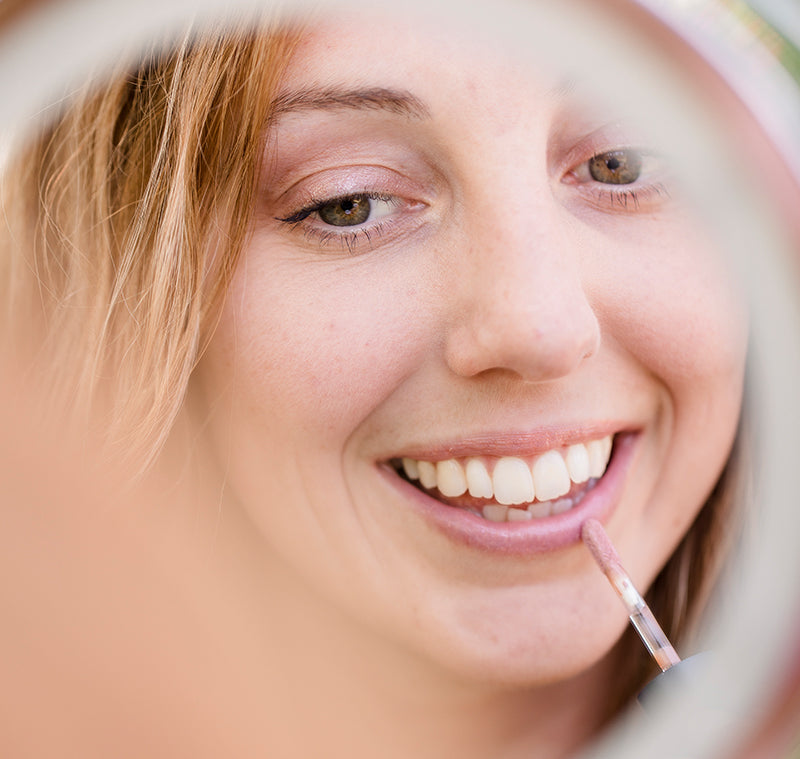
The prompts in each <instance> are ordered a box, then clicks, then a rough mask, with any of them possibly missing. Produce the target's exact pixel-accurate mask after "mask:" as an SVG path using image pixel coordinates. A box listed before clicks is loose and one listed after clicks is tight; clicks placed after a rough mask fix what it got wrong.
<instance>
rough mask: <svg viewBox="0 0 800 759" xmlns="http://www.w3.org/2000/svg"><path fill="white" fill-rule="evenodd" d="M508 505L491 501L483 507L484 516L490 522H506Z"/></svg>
mask: <svg viewBox="0 0 800 759" xmlns="http://www.w3.org/2000/svg"><path fill="white" fill-rule="evenodd" d="M507 513H508V506H501V505H499V504H497V503H490V504H488V505H487V506H484V507H483V518H484V519H488V520H489V521H490V522H505V521H506V514H507Z"/></svg>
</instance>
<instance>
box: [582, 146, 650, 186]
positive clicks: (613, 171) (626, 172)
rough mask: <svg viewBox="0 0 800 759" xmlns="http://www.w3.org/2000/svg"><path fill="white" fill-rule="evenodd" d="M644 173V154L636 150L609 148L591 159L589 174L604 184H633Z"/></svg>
mask: <svg viewBox="0 0 800 759" xmlns="http://www.w3.org/2000/svg"><path fill="white" fill-rule="evenodd" d="M641 173H642V156H641V153H639V152H637V151H636V150H630V149H628V150H609V151H607V152H605V153H598V154H597V155H595V156H593V157H592V158H590V159H589V174H591V177H592V179H594V180H596V181H597V182H602V183H603V184H632V183H633V182H635V181H636V180H637V179H639V177H640V176H641Z"/></svg>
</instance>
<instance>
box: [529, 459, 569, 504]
mask: <svg viewBox="0 0 800 759" xmlns="http://www.w3.org/2000/svg"><path fill="white" fill-rule="evenodd" d="M532 471H533V487H534V490H536V498H537V499H538V500H540V501H550V500H552V499H553V498H558V496H560V495H564V493H568V492H569V489H570V488H571V487H572V482H571V481H570V479H569V472H568V471H567V465H566V464H565V463H564V459H563V457H562V456H561V454H560V453H559V452H558V451H548V452H547V453H544V454H542V455H541V456H539V458H538V459H536V461H535V463H534V465H533V469H532Z"/></svg>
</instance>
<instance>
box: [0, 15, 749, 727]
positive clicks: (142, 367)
mask: <svg viewBox="0 0 800 759" xmlns="http://www.w3.org/2000/svg"><path fill="white" fill-rule="evenodd" d="M297 34H298V33H297V32H295V33H293V34H290V33H288V32H286V31H283V32H280V33H278V32H272V33H269V32H264V31H257V32H256V31H244V30H239V31H227V32H225V33H220V34H218V35H211V36H203V37H202V38H196V39H194V38H191V37H189V38H187V39H186V40H185V41H184V42H183V44H181V45H180V46H179V48H178V49H177V50H176V51H173V52H170V53H168V54H165V53H161V52H156V53H154V54H153V55H152V56H151V57H150V58H149V59H148V60H147V61H145V62H144V63H143V64H142V65H141V66H139V67H138V68H137V69H136V70H135V71H133V72H130V73H127V74H125V75H123V76H117V77H112V78H111V80H110V81H109V82H108V83H106V84H105V85H103V86H102V87H100V88H99V89H98V88H92V89H89V90H87V91H86V92H85V93H83V94H82V95H81V96H80V97H79V98H77V100H75V101H74V102H72V103H71V104H70V105H69V107H67V108H66V109H65V111H64V112H63V114H62V115H61V116H60V117H59V118H58V119H56V120H55V121H54V122H53V123H52V124H51V125H49V126H48V127H46V128H45V129H44V131H43V133H42V135H41V136H40V137H39V138H38V139H36V140H35V141H33V142H32V144H30V145H29V146H28V147H27V148H26V149H25V150H24V151H23V152H22V154H21V155H20V156H19V157H18V158H17V159H16V161H15V162H14V164H13V166H12V167H11V169H10V170H9V171H8V172H7V174H6V176H5V190H6V192H5V195H4V200H3V202H4V210H5V216H6V219H7V221H8V227H7V228H5V229H2V228H0V253H2V260H3V264H2V265H3V266H5V271H3V272H2V275H3V276H2V280H1V281H2V284H0V287H2V288H5V289H6V292H5V293H4V294H3V295H4V297H5V303H6V304H7V307H8V319H7V323H8V324H14V325H16V326H15V327H12V328H11V329H10V331H9V334H10V335H11V336H12V338H13V337H14V334H15V333H19V332H20V331H21V326H22V325H24V324H25V323H26V320H31V321H32V322H33V323H34V324H35V325H36V326H37V334H38V335H39V337H38V338H37V342H36V344H37V345H38V346H39V347H38V349H37V352H36V355H34V356H32V357H29V358H30V360H31V365H32V366H33V367H35V368H36V371H37V372H43V373H44V374H45V376H46V378H47V384H48V385H49V386H50V387H51V388H52V389H54V390H57V391H58V392H55V393H53V395H52V397H53V398H55V399H56V406H57V405H58V404H71V405H75V407H76V408H78V409H80V411H81V413H82V414H91V413H92V412H93V410H96V409H94V406H96V404H97V397H98V395H100V396H102V398H103V402H102V403H101V404H100V406H101V408H102V410H103V415H101V417H102V419H103V424H104V425H107V427H108V430H109V433H108V434H109V438H110V439H111V440H112V442H113V443H114V444H116V445H118V446H121V447H122V448H123V449H125V450H128V449H130V450H136V451H140V452H143V453H141V454H140V455H142V456H143V459H142V460H143V462H144V463H145V464H146V463H148V462H149V461H151V459H152V458H153V457H154V456H155V455H156V454H157V452H158V450H159V449H160V447H161V445H162V443H163V442H164V440H165V438H166V437H167V435H168V434H169V432H170V429H171V426H172V425H173V423H174V420H175V418H176V416H177V414H178V411H179V409H180V408H181V405H182V403H183V402H184V398H185V396H186V390H187V387H188V384H189V379H190V375H191V373H192V370H193V368H194V367H195V365H196V363H197V361H198V358H199V356H200V354H201V353H202V350H203V346H204V343H205V341H206V340H207V339H208V337H209V335H210V333H211V331H212V329H213V326H214V323H215V319H216V316H217V315H218V309H219V305H220V300H221V298H222V297H223V295H224V293H225V291H226V288H227V286H228V284H229V281H230V279H231V275H232V272H233V270H234V268H235V266H236V262H237V257H238V254H239V252H240V250H241V248H242V245H243V242H244V240H245V236H246V230H247V228H248V226H249V218H250V214H251V212H252V206H253V186H254V183H255V174H256V171H257V167H258V165H259V160H260V155H261V150H262V143H263V134H264V130H265V126H266V125H267V124H268V121H269V118H270V108H271V105H272V103H273V101H274V99H275V95H276V93H277V86H278V82H279V78H280V76H281V73H282V71H283V69H284V67H285V65H286V62H287V60H288V58H289V55H290V52H291V50H292V48H293V45H294V44H295V42H296V40H297ZM209 241H217V245H216V246H215V245H214V244H211V243H210V242H209ZM220 251H221V252H220ZM743 437H744V436H743V434H742V433H741V430H740V434H739V438H738V443H737V448H736V450H735V452H734V454H733V455H732V456H731V458H730V460H729V462H728V465H727V466H726V468H725V471H724V472H723V475H722V477H721V478H720V481H719V484H718V485H717V488H716V490H715V491H714V493H713V494H712V495H711V497H710V498H709V500H708V503H707V504H706V506H705V507H704V509H703V510H702V511H701V513H700V515H699V516H698V518H697V520H696V522H695V524H694V525H693V527H692V528H691V529H690V531H689V532H688V534H687V535H686V536H685V538H684V540H683V542H682V543H681V545H680V547H679V548H678V550H677V551H676V552H675V554H674V555H673V557H672V558H671V559H670V561H669V562H668V564H667V565H666V566H665V568H664V570H663V571H662V572H661V574H660V575H659V577H658V579H657V580H656V582H655V583H654V585H653V587H652V588H651V590H650V592H649V601H650V603H651V604H652V607H653V609H654V611H655V613H656V614H657V615H658V616H659V618H660V619H661V621H662V624H663V625H664V627H665V629H666V630H667V632H668V634H669V635H670V636H671V637H672V638H673V639H674V640H676V641H679V640H680V639H681V638H682V637H683V636H684V634H685V633H686V632H687V630H689V629H690V626H691V623H692V622H693V620H695V619H696V617H697V616H698V614H699V612H700V611H701V609H702V608H703V606H704V604H705V601H706V599H707V598H708V595H709V592H710V588H711V587H712V586H713V583H714V581H715V579H716V577H717V575H718V573H719V567H720V565H721V560H722V559H723V558H724V557H725V555H726V554H727V546H728V545H729V543H730V536H731V535H732V533H733V530H732V525H733V524H734V520H733V519H732V513H733V511H734V510H735V507H736V504H737V502H738V501H739V500H740V496H739V494H740V492H741V486H740V480H741V478H742V476H743V475H742V473H743V472H744V470H745V467H744V465H743V456H742V452H741V450H740V449H741V447H742V440H743ZM617 653H618V655H619V662H620V669H619V678H618V681H617V682H616V683H615V684H612V685H610V690H611V691H612V692H613V691H614V690H616V696H615V697H613V698H610V699H609V712H610V714H609V716H612V714H613V713H614V712H616V711H617V710H618V709H619V708H620V706H621V705H622V704H624V703H625V702H627V701H628V700H630V698H631V696H632V695H635V693H636V692H637V691H638V689H639V688H641V686H642V685H643V684H644V682H645V681H646V680H647V679H648V678H649V676H650V675H651V674H654V672H653V669H652V665H651V662H650V659H649V658H648V656H647V654H646V652H645V650H644V648H643V647H642V645H641V643H640V642H639V641H638V639H636V638H635V635H634V634H633V633H631V632H630V631H629V632H628V633H626V635H625V636H623V638H622V639H621V641H620V642H619V645H618V648H617Z"/></svg>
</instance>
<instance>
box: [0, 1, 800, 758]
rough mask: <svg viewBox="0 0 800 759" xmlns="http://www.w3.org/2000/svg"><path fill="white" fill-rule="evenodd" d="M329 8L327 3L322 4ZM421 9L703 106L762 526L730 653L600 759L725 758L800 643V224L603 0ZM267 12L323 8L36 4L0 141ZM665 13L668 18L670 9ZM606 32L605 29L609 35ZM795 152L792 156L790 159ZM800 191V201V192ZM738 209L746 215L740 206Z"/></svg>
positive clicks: (703, 153)
mask: <svg viewBox="0 0 800 759" xmlns="http://www.w3.org/2000/svg"><path fill="white" fill-rule="evenodd" d="M2 2H3V0H0V3H2ZM623 4H624V3H623ZM322 5H323V3H320V2H316V3H314V4H313V9H314V10H318V9H319V8H320V7H321V6H322ZM416 5H417V6H420V7H422V6H423V5H424V6H425V8H426V10H427V11H428V12H431V13H436V14H441V18H442V23H448V24H453V22H454V20H457V22H458V23H473V22H474V23H479V24H481V27H482V28H484V29H494V30H495V31H497V32H498V33H502V34H506V35H508V36H509V38H510V39H511V40H512V41H513V42H515V43H516V44H521V45H529V46H530V47H531V48H536V50H537V52H538V53H541V52H542V51H545V52H546V54H548V55H550V54H552V55H556V56H559V55H562V56H563V54H564V52H565V48H566V41H567V40H568V41H569V51H568V52H569V55H571V56H576V57H580V55H581V54H586V55H588V54H589V53H590V52H591V51H596V50H597V49H605V52H606V53H608V50H609V45H611V44H612V40H613V44H614V49H615V50H616V51H617V53H618V55H617V56H616V59H615V60H614V61H613V62H610V63H609V66H610V70H611V71H615V70H617V71H619V72H622V71H623V70H624V68H625V67H626V65H627V64H629V62H630V61H631V60H634V61H636V64H637V65H636V67H635V68H636V69H637V73H638V74H639V75H640V76H641V83H640V84H641V85H642V87H643V91H644V90H646V85H645V84H644V82H645V80H647V78H648V77H654V76H655V77H658V78H659V79H660V81H661V82H662V85H663V91H662V92H660V93H659V100H660V101H661V105H663V103H664V102H670V103H672V104H673V106H678V107H681V108H686V109H689V110H690V111H691V110H692V109H694V111H695V112H696V119H697V125H698V130H697V133H695V134H692V135H691V136H690V137H691V139H687V145H686V150H687V153H688V154H689V155H690V160H692V161H697V162H699V163H705V164H706V168H707V173H706V181H707V183H708V186H706V187H701V188H698V190H699V191H700V192H708V193H710V194H711V195H713V194H714V193H717V194H718V196H719V197H724V198H725V204H724V205H723V206H720V207H719V208H713V207H712V208H710V209H709V212H710V213H717V214H718V215H719V216H718V218H719V220H720V224H721V229H720V231H721V233H722V234H723V235H724V236H725V238H726V242H728V243H729V247H730V250H731V254H732V264H733V265H734V266H735V267H736V268H737V269H738V270H739V272H740V273H741V274H742V276H743V277H744V279H745V281H747V282H748V283H749V285H750V287H749V296H750V299H751V303H752V309H753V322H752V345H753V354H752V355H753V360H752V364H751V366H750V371H751V374H752V376H751V378H750V379H751V380H752V387H753V388H755V392H754V394H753V398H752V400H753V401H754V404H753V411H754V413H755V417H756V420H757V427H758V430H757V439H758V441H759V453H758V457H757V460H758V462H759V470H758V489H757V491H756V492H757V499H756V507H757V509H758V511H759V514H758V517H757V522H758V528H757V529H756V530H755V531H754V533H755V534H753V535H751V537H750V539H749V540H748V542H747V544H746V546H745V548H744V554H743V556H742V558H741V565H740V571H739V572H738V575H737V576H738V581H737V587H736V589H735V598H736V601H737V603H735V604H728V606H727V608H726V609H725V610H724V612H723V613H722V614H721V615H720V616H719V618H718V619H717V620H716V622H715V625H714V628H713V631H712V633H711V637H712V638H713V640H714V641H715V644H716V648H717V650H718V652H719V656H717V657H716V663H715V665H714V666H713V667H712V668H711V670H710V672H709V673H708V675H707V676H705V677H704V678H702V679H701V681H700V682H699V684H698V685H699V687H698V688H697V689H696V690H693V691H692V692H691V693H688V694H686V695H685V696H682V697H681V698H680V699H678V698H677V697H670V696H669V695H668V696H667V697H665V698H664V699H663V703H660V704H658V705H657V708H658V717H659V718H658V719H656V720H647V724H646V725H641V724H634V721H633V720H628V721H623V722H622V723H621V724H620V725H619V727H618V729H616V730H614V731H612V733H611V734H610V735H609V736H608V737H607V738H605V739H604V740H603V741H601V742H600V743H599V744H598V745H597V746H596V747H595V748H594V749H592V750H591V751H589V755H590V756H593V757H597V758H598V759H599V758H600V757H608V758H609V759H610V758H611V757H613V758H614V759H628V758H630V759H640V757H642V756H646V757H649V758H653V757H665V759H667V758H668V759H674V757H679V756H680V757H684V756H691V757H709V758H710V757H713V756H719V754H718V753H717V751H718V748H719V747H720V746H722V745H726V744H727V743H728V741H729V740H730V739H731V737H732V736H735V735H736V733H737V731H738V730H740V729H742V728H743V727H744V726H746V725H747V724H748V723H749V721H750V718H751V716H752V715H753V714H754V713H757V712H758V710H759V708H760V707H761V706H762V704H764V703H765V702H766V701H768V699H769V698H770V696H771V695H772V693H773V691H774V684H775V682H776V679H777V677H778V676H779V674H780V673H781V672H782V665H783V663H784V661H785V658H786V656H787V655H788V653H789V652H792V653H794V652H796V649H797V646H796V644H795V642H794V639H795V637H796V633H797V632H798V628H797V622H798V620H800V594H798V593H797V592H796V585H797V582H796V580H797V578H800V551H798V550H797V544H798V540H797V536H798V534H800V509H798V508H797V507H796V505H795V501H796V499H797V496H796V493H795V490H796V485H795V483H794V471H795V469H796V466H797V463H796V461H795V459H796V458H797V455H798V452H800V411H799V410H800V393H798V389H799V388H800V350H798V346H800V308H798V302H799V301H798V294H799V290H798V287H800V273H799V272H798V263H800V256H799V255H798V251H799V250H800V241H798V239H797V237H796V236H795V235H796V230H791V229H790V228H789V226H788V225H787V224H786V223H785V222H786V220H785V219H781V218H780V217H779V216H778V215H777V214H776V213H775V211H774V208H773V206H772V205H771V203H770V202H769V191H768V188H767V190H766V191H765V188H764V187H763V186H762V185H761V184H760V183H759V181H758V180H757V178H756V177H754V176H753V175H747V174H745V175H744V176H743V180H742V181H741V182H739V183H738V184H737V183H731V182H730V181H729V180H730V174H727V175H725V184H724V187H723V186H722V184H721V180H720V177H721V176H723V174H722V173H719V170H720V167H724V166H726V165H729V164H727V163H726V162H729V161H730V154H726V152H725V150H726V146H724V145H720V144H719V143H720V140H719V139H718V137H719V135H720V134H721V130H722V131H724V125H723V124H721V123H720V119H719V116H718V115H717V116H716V117H715V114H713V113H709V112H708V111H707V110H705V111H704V110H703V108H702V103H700V102H698V98H697V93H692V92H689V91H687V90H688V89H689V88H687V86H686V85H687V81H686V79H687V76H686V72H683V74H682V73H681V72H680V71H679V70H678V68H677V67H675V66H674V65H673V66H672V69H671V70H670V67H669V66H668V65H666V62H665V61H664V60H663V57H662V56H660V55H659V54H657V52H656V53H655V54H654V48H653V45H652V44H651V42H649V41H648V40H646V39H635V38H629V37H625V38H624V39H622V38H620V39H615V37H614V35H615V34H616V32H615V30H614V28H612V26H611V25H610V23H609V18H608V16H604V15H603V6H602V5H601V4H600V3H597V2H595V3H594V4H593V5H592V6H591V7H589V5H580V6H579V5H577V4H574V3H572V2H569V3H560V4H559V3H540V4H535V3H530V4H527V5H521V4H514V3H511V2H507V3H505V4H504V5H499V4H498V2H497V0H495V1H494V2H488V1H487V2H469V3H467V2H465V1H464V0H460V1H458V0H456V1H454V2H445V0H440V1H439V2H433V3H432V2H430V0H428V2H425V3H423V2H421V1H420V2H417V3H416ZM610 5H611V6H612V7H613V9H616V10H618V9H619V5H620V4H619V3H618V2H616V0H615V2H613V3H610ZM661 5H662V6H663V3H662V4H661ZM265 7H269V8H270V9H280V10H281V12H284V11H285V12H297V11H303V10H307V9H311V7H312V6H311V5H308V4H304V3H301V2H299V1H298V2H288V0H283V1H282V2H271V3H269V2H266V0H265V1H264V2H255V1H254V0H170V2H164V1H163V0H59V1H58V2H46V3H37V4H34V5H33V7H32V10H31V11H30V12H27V13H23V14H21V16H20V18H19V19H18V20H14V21H13V22H12V23H11V25H10V26H9V28H7V29H6V28H0V71H2V72H3V76H2V77H0V136H2V134H3V133H4V132H13V131H15V130H18V129H20V128H21V127H22V128H24V125H25V124H28V123H30V122H31V120H32V119H35V118H38V117H40V116H41V115H42V113H43V111H42V103H48V102H54V101H57V100H58V99H59V98H60V97H62V96H63V93H64V92H65V88H66V89H67V90H68V88H69V86H70V83H77V82H80V81H82V79H84V78H85V77H86V76H88V75H89V74H90V73H92V72H94V71H97V70H98V67H99V66H101V65H103V63H104V62H107V61H111V60H118V59H119V58H120V56H121V55H130V56H132V57H135V55H136V52H137V51H138V50H140V49H143V48H144V46H145V45H146V44H147V43H148V42H149V41H150V40H151V39H152V38H153V37H157V38H159V39H162V38H166V37H167V36H168V34H169V32H170V30H173V31H174V32H176V33H177V32H178V31H179V30H182V29H184V28H185V27H186V24H187V22H189V21H194V22H195V23H200V24H202V23H221V20H222V18H223V16H225V15H227V14H230V13H233V12H235V13H240V14H242V13H250V12H253V11H258V10H263V9H264V8H265ZM501 8H502V9H503V11H504V12H503V13H501V12H500V9H501ZM589 17H591V22H589ZM662 21H667V22H668V21H669V19H667V18H666V17H662ZM603 25H605V26H603ZM600 28H603V29H604V32H605V34H604V35H600V34H599V33H598V29H600ZM601 38H602V39H601ZM695 42H696V41H695ZM701 52H702V51H701ZM53 61H57V63H58V65H56V66H54V65H53ZM615 67H616V68H615ZM629 73H630V72H628V74H629ZM628 74H626V75H628ZM648 81H652V79H650V80H648ZM44 113H45V114H46V109H45V111H44ZM757 115H758V114H756V116H757ZM723 142H724V141H723ZM0 147H2V145H0ZM786 159H787V161H788V160H792V158H791V157H790V156H786ZM795 168H796V167H795ZM797 176H800V172H798V174H797ZM797 195H798V207H800V190H798V192H797ZM732 209H733V211H736V210H737V209H738V210H739V211H741V212H738V213H732ZM709 704H712V705H713V708H709ZM698 714H699V715H702V718H701V719H698V718H697V715H698Z"/></svg>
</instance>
